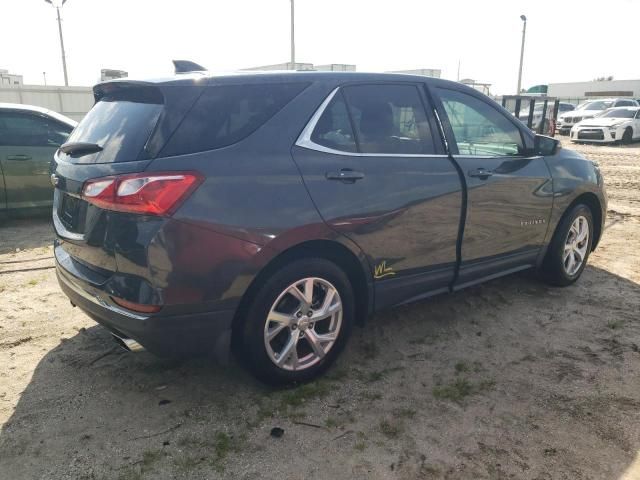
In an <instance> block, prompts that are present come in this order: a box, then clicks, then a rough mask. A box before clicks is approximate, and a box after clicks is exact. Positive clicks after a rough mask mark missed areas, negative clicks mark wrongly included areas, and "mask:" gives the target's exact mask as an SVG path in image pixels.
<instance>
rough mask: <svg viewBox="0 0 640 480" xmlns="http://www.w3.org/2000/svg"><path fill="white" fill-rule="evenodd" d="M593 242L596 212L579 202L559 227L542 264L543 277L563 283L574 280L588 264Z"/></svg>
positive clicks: (562, 284) (571, 282)
mask: <svg viewBox="0 0 640 480" xmlns="http://www.w3.org/2000/svg"><path fill="white" fill-rule="evenodd" d="M592 242H593V215H592V213H591V210H590V209H589V207H587V206H586V205H584V204H578V205H576V206H575V207H573V208H572V209H571V210H570V211H569V212H567V213H566V214H565V215H564V217H563V218H562V220H561V221H560V224H559V225H558V227H557V228H556V231H555V233H554V235H553V239H552V240H551V244H550V245H549V250H548V251H547V255H546V257H545V260H544V262H543V265H542V276H543V278H544V279H545V280H546V281H547V282H548V283H550V284H552V285H556V286H560V287H566V286H568V285H571V284H573V283H574V282H575V281H576V280H578V278H580V275H582V272H583V271H584V269H585V267H586V265H587V260H588V259H589V254H590V253H591V245H592Z"/></svg>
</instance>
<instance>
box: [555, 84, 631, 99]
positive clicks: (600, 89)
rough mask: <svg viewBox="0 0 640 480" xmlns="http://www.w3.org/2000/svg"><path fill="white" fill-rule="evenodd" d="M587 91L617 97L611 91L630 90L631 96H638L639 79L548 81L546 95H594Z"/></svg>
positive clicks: (581, 96) (576, 96)
mask: <svg viewBox="0 0 640 480" xmlns="http://www.w3.org/2000/svg"><path fill="white" fill-rule="evenodd" d="M587 92H597V93H599V94H600V93H602V95H599V96H600V97H619V96H622V95H619V94H615V93H611V92H632V95H631V96H632V97H633V98H640V80H611V81H604V82H572V83H550V84H549V92H548V95H549V96H550V97H559V98H586V97H594V98H595V96H594V95H587Z"/></svg>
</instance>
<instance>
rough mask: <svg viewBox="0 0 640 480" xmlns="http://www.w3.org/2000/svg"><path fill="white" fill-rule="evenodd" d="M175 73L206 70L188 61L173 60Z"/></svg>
mask: <svg viewBox="0 0 640 480" xmlns="http://www.w3.org/2000/svg"><path fill="white" fill-rule="evenodd" d="M173 66H174V69H175V73H189V72H206V71H207V69H206V68H204V67H203V66H202V65H198V64H197V63H195V62H192V61H190V60H173Z"/></svg>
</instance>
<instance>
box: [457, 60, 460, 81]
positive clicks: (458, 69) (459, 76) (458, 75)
mask: <svg viewBox="0 0 640 480" xmlns="http://www.w3.org/2000/svg"><path fill="white" fill-rule="evenodd" d="M457 81H458V82H459V81H460V59H458V80H457Z"/></svg>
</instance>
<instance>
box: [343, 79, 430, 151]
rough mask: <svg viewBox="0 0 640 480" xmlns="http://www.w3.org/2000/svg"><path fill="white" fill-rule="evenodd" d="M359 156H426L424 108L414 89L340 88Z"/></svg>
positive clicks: (426, 128) (404, 86)
mask: <svg viewBox="0 0 640 480" xmlns="http://www.w3.org/2000/svg"><path fill="white" fill-rule="evenodd" d="M344 95H345V98H346V100H347V105H348V108H349V113H350V114H351V118H352V120H353V124H354V128H355V129H356V132H355V133H356V138H357V144H358V146H359V149H360V152H362V153H387V154H397V155H403V154H404V155H406V154H429V153H434V146H433V139H432V136H431V130H430V128H429V123H428V121H427V116H426V112H425V109H424V104H423V103H422V100H421V98H420V93H419V91H418V88H417V87H416V86H414V85H391V84H388V85H357V86H351V87H345V88H344Z"/></svg>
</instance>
